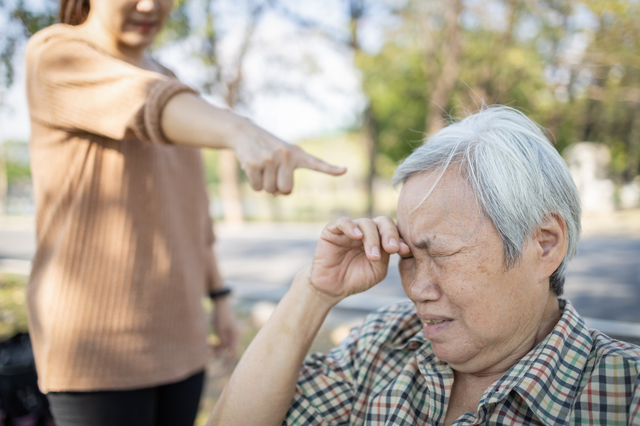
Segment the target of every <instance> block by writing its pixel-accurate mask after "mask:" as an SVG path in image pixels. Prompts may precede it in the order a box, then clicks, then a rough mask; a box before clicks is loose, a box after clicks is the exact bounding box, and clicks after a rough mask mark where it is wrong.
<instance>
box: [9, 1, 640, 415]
mask: <svg viewBox="0 0 640 426" xmlns="http://www.w3.org/2000/svg"><path fill="white" fill-rule="evenodd" d="M57 7H58V2H57V1H54V0H0V272H1V273H2V274H3V275H1V276H0V334H2V335H6V334H10V333H11V332H13V331H15V330H17V329H21V328H24V327H26V322H25V319H24V318H25V317H24V313H23V310H22V309H23V308H22V304H23V301H24V282H25V280H26V278H25V277H26V276H27V275H28V272H29V268H30V259H31V256H32V255H33V251H34V242H33V241H34V233H33V213H34V205H33V199H32V187H31V181H30V170H29V151H28V139H29V122H28V112H27V106H26V100H25V96H24V84H23V79H24V67H23V51H24V46H25V43H26V41H27V40H28V38H29V36H30V35H31V34H33V33H34V32H35V31H37V30H38V29H40V28H42V27H44V26H47V25H50V24H52V23H54V22H55V19H56V18H55V17H56V14H57ZM153 54H154V56H155V57H156V59H158V60H159V61H160V62H161V63H163V64H164V65H166V66H167V67H169V68H171V69H172V70H173V71H174V72H175V73H176V74H177V75H178V76H179V78H180V79H181V80H182V81H183V82H185V83H187V84H190V85H191V86H193V87H195V88H197V89H198V90H200V91H201V93H202V94H203V95H204V96H205V97H206V98H207V99H208V100H210V101H211V102H212V103H214V104H216V105H218V106H224V107H228V108H231V109H233V110H235V111H237V112H238V113H240V114H243V115H245V116H247V117H250V118H251V119H252V120H253V121H255V122H256V123H258V124H259V125H261V126H263V127H265V128H266V129H268V130H270V131H271V132H272V133H274V134H275V135H277V136H279V137H281V138H282V139H284V140H287V141H289V142H291V143H296V144H299V145H301V146H302V147H304V149H306V150H308V151H310V152H311V153H313V154H316V155H318V156H320V157H322V158H324V159H326V160H327V161H330V162H333V163H335V164H340V165H346V166H347V167H348V168H349V171H348V173H347V174H346V175H344V176H342V177H339V178H333V177H327V176H322V175H319V174H317V173H310V172H307V171H304V170H303V171H298V172H296V187H295V190H294V193H293V194H292V195H290V196H287V197H277V198H273V197H271V196H269V195H268V194H263V193H255V192H253V191H252V190H251V189H250V187H249V185H248V183H247V182H246V179H245V177H244V175H243V174H242V173H241V172H240V171H239V169H238V166H237V164H236V163H235V161H234V159H233V156H232V155H231V156H230V155H229V153H218V152H213V151H204V155H203V157H204V162H205V166H206V172H207V174H206V178H207V186H208V190H209V195H210V197H211V205H210V211H211V214H212V216H213V217H215V218H216V219H217V222H216V223H217V224H216V232H217V234H218V243H217V250H218V253H219V257H220V259H221V265H222V270H223V273H224V274H225V276H226V277H227V279H228V280H229V283H230V284H231V285H232V286H233V287H234V289H235V290H236V291H235V301H236V306H237V308H238V311H239V312H240V313H241V315H242V318H243V324H244V327H245V330H246V333H245V334H246V339H245V340H247V341H248V340H249V339H250V338H251V336H252V335H253V334H254V333H255V331H256V330H257V329H258V328H259V327H260V325H261V324H262V323H264V321H265V319H266V318H268V316H269V314H270V312H271V311H272V309H273V307H274V306H275V303H277V301H278V300H279V298H280V297H281V295H282V294H284V292H285V291H286V288H287V286H288V284H289V282H290V281H291V279H292V277H293V276H294V275H295V273H296V272H297V271H298V270H299V269H300V268H301V267H303V266H304V265H306V264H307V263H308V262H309V260H310V258H311V256H312V254H313V249H314V247H315V241H316V240H317V237H318V235H319V233H320V230H321V228H322V223H326V222H327V221H328V220H330V219H331V218H332V217H335V216H337V215H344V214H346V215H349V216H352V217H357V216H362V215H366V216H375V215H381V214H384V215H391V216H394V215H395V205H396V200H397V196H398V193H397V191H396V190H395V189H394V188H392V187H391V186H390V184H389V181H390V177H391V176H392V174H393V170H394V169H395V167H396V166H397V164H398V163H399V162H400V161H402V159H404V158H405V157H406V156H407V155H408V154H409V153H410V152H411V150H412V149H413V148H414V147H416V146H418V145H419V144H420V143H422V141H423V140H424V138H425V136H426V135H428V134H429V133H433V132H436V131H437V130H439V129H440V128H441V127H443V126H444V125H446V123H447V121H449V120H451V119H455V118H459V117H464V116H465V115H466V114H469V113H472V112H474V111H476V110H478V108H480V107H481V106H482V105H484V104H494V103H499V104H505V105H509V106H512V107H514V108H517V109H519V110H521V111H523V112H524V113H526V114H527V115H529V116H530V117H531V118H532V119H534V120H535V121H537V122H538V123H540V124H541V125H542V126H543V127H544V128H545V129H546V130H547V132H548V135H549V138H550V139H551V140H552V141H553V142H554V143H555V146H556V148H557V149H558V151H559V152H560V153H561V154H562V155H563V156H564V158H565V159H566V160H567V162H568V164H569V166H570V168H571V172H572V175H573V176H574V179H575V181H576V184H577V185H578V188H579V190H580V193H581V197H582V201H583V208H584V217H583V225H584V233H583V241H582V243H581V246H580V249H579V254H578V257H577V259H576V260H575V261H574V262H573V264H572V265H571V269H570V271H569V276H568V278H567V285H566V296H567V297H568V298H569V299H571V300H572V301H573V302H574V305H576V307H577V308H578V310H579V312H581V314H582V315H584V316H585V317H588V318H589V319H590V320H589V321H591V325H593V326H597V328H600V329H602V330H603V331H606V332H609V333H610V334H616V333H617V334H618V335H619V336H621V337H624V338H626V339H628V340H633V339H640V326H639V325H637V323H640V309H639V308H638V306H640V262H638V259H640V2H639V1H637V0H583V1H578V0H539V1H534V0H464V1H463V0H447V1H444V0H438V1H436V0H176V1H175V8H174V12H173V14H172V16H171V19H170V22H169V24H168V25H167V27H166V29H165V30H164V32H163V33H162V35H161V36H160V37H159V38H158V42H157V44H156V45H155V46H154V48H153ZM247 261H249V262H251V264H252V265H253V267H252V268H247V267H246V265H247ZM402 298H403V293H402V289H401V287H400V284H399V277H398V274H397V269H396V268H395V267H392V268H391V270H390V273H389V276H388V277H387V279H386V280H385V281H384V282H383V283H382V284H380V285H379V286H377V287H375V288H374V289H372V290H371V291H369V292H367V293H365V294H363V295H360V296H358V297H357V298H354V299H353V300H347V301H345V302H344V303H343V305H342V306H340V307H339V308H338V309H336V310H335V312H334V313H333V314H332V316H331V317H330V318H329V319H328V320H327V324H326V327H325V328H324V329H323V330H324V331H323V333H321V335H320V337H319V339H318V343H317V344H318V345H319V346H316V348H320V349H324V348H326V347H329V346H330V345H332V344H335V343H336V342H339V341H340V340H341V338H342V337H343V336H344V334H345V333H346V330H348V328H349V327H350V326H352V325H354V324H357V323H358V322H359V321H361V319H362V315H364V314H365V313H366V312H368V311H370V310H371V309H375V308H377V307H379V306H382V305H385V304H388V303H391V302H393V301H395V300H401V299H402ZM620 321H624V323H622V322H620ZM634 323H636V324H635V325H634ZM625 327H626V328H625ZM633 336H635V337H633ZM635 341H640V340H635ZM216 368H217V367H215V366H214V367H212V370H211V371H212V372H211V377H213V379H214V380H212V381H211V383H213V385H212V386H213V388H214V390H213V391H212V390H210V391H209V392H210V398H209V399H208V400H207V401H208V402H206V403H207V404H211V401H213V400H214V399H215V395H216V392H217V391H216V390H215V389H218V388H219V387H220V386H221V385H222V384H223V383H224V380H226V379H225V377H226V376H225V373H224V372H222V373H220V370H219V369H218V370H216ZM216 383H217V384H216ZM216 386H218V387H216Z"/></svg>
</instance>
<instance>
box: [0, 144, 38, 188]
mask: <svg viewBox="0 0 640 426" xmlns="http://www.w3.org/2000/svg"><path fill="white" fill-rule="evenodd" d="M0 157H1V158H2V159H3V160H4V166H5V172H6V178H7V183H8V184H9V185H11V184H13V183H16V182H20V181H30V180H31V168H30V167H29V148H28V145H27V144H26V143H24V142H15V141H9V142H5V143H4V144H2V145H0Z"/></svg>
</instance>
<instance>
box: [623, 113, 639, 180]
mask: <svg viewBox="0 0 640 426" xmlns="http://www.w3.org/2000/svg"><path fill="white" fill-rule="evenodd" d="M628 142H629V151H628V153H627V155H628V157H627V173H626V175H627V180H628V181H629V182H631V181H632V180H633V178H635V177H636V176H638V165H639V164H638V162H639V160H640V158H639V157H640V117H638V113H637V111H636V114H635V117H634V118H633V123H632V124H631V131H630V132H629V140H628Z"/></svg>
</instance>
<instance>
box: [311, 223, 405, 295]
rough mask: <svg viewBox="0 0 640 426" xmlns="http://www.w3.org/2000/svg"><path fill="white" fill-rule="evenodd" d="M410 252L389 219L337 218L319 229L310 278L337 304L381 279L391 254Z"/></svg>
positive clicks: (316, 286) (312, 283)
mask: <svg viewBox="0 0 640 426" xmlns="http://www.w3.org/2000/svg"><path fill="white" fill-rule="evenodd" d="M409 252H410V250H409V247H408V246H407V245H406V244H405V243H404V242H403V241H402V239H401V238H400V236H399V235H398V229H397V228H396V224H395V223H394V221H393V220H392V219H391V218H388V217H383V216H381V217H377V218H375V219H358V220H351V219H349V218H346V217H342V218H338V219H336V220H334V221H332V222H331V223H329V224H328V225H327V226H326V227H325V228H324V230H323V231H322V235H321V236H320V241H319V242H318V246H317V247H316V251H315V254H314V257H313V263H312V265H311V271H310V275H309V280H310V283H311V285H312V286H314V287H315V288H316V289H317V290H319V291H320V292H322V293H324V294H326V295H328V296H329V297H331V298H332V299H333V300H334V301H335V303H337V302H338V301H340V300H341V299H344V298H345V297H347V296H349V295H351V294H355V293H360V292H362V291H365V290H368V289H369V288H371V287H373V286H374V285H376V284H377V283H379V282H380V281H382V279H384V277H385V276H386V275H387V267H388V266H389V255H390V254H392V253H399V254H401V255H407V254H409Z"/></svg>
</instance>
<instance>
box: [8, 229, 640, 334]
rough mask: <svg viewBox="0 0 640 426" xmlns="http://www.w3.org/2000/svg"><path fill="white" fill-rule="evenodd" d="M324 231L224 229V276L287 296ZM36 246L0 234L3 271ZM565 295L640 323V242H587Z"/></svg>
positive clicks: (385, 292)
mask: <svg viewBox="0 0 640 426" xmlns="http://www.w3.org/2000/svg"><path fill="white" fill-rule="evenodd" d="M319 232H320V228H318V227H314V226H296V225H282V226H275V227H274V226H264V225H257V226H248V227H247V226H245V227H242V228H231V227H220V228H219V229H218V232H217V236H218V241H217V253H218V257H219V258H220V263H221V268H222V271H223V273H224V275H225V276H226V277H227V279H228V280H229V281H230V282H232V283H235V284H237V285H238V286H239V287H240V288H242V289H244V292H245V294H246V293H247V292H252V294H254V295H255V296H256V297H260V294H262V293H263V292H264V294H265V295H267V294H268V292H271V295H272V296H273V294H274V292H275V294H282V293H283V292H284V291H285V289H286V286H287V285H288V284H289V283H290V282H291V280H292V279H293V277H294V276H295V274H296V273H297V271H299V270H300V269H301V268H303V267H304V266H305V265H307V264H308V263H309V261H310V259H311V257H312V255H313V250H314V248H315V243H316V240H317V236H318V235H319ZM33 241H34V236H33V231H30V230H28V229H22V230H2V229H0V266H2V265H3V264H4V265H6V264H7V260H6V259H21V260H23V262H24V261H28V260H29V259H31V257H32V255H33V252H34V242H33ZM396 263H397V262H396V261H394V260H392V268H391V270H390V271H389V274H388V276H387V278H386V279H385V280H384V281H383V282H382V283H380V284H379V285H378V286H376V287H374V288H372V289H371V290H369V292H368V293H369V294H371V295H377V296H384V297H385V298H389V300H392V299H393V298H396V297H403V296H404V293H403V291H402V287H401V285H400V279H399V274H398V270H397V268H396V266H395V265H396ZM565 293H566V296H567V297H568V298H569V299H570V300H571V301H572V302H573V303H574V305H575V306H576V307H577V309H578V311H579V312H580V313H581V314H582V315H583V316H585V317H593V318H602V319H610V320H618V321H632V322H637V323H640V239H621V238H589V239H585V240H583V241H582V242H581V244H580V248H579V251H578V256H577V258H576V259H574V261H573V262H572V264H571V265H570V268H569V271H568V276H567V282H566V292H565ZM377 299H380V298H379V297H378V298H377ZM361 300H366V298H365V299H361Z"/></svg>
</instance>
